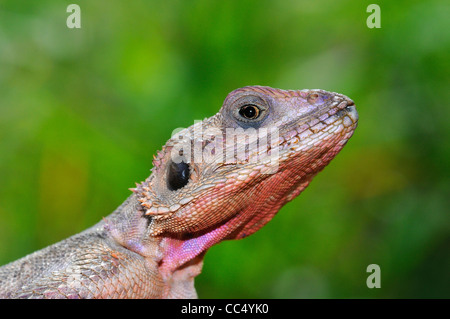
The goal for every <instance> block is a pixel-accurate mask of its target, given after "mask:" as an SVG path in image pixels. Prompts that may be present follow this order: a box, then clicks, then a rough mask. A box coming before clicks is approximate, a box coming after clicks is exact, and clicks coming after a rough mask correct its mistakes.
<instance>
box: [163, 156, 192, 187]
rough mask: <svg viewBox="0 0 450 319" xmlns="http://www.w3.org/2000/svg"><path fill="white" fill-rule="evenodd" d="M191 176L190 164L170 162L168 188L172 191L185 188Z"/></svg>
mask: <svg viewBox="0 0 450 319" xmlns="http://www.w3.org/2000/svg"><path fill="white" fill-rule="evenodd" d="M190 176H191V172H190V169H189V164H187V163H185V162H180V163H175V162H173V161H170V164H169V165H168V169H167V187H168V188H169V189H170V190H172V191H176V190H178V189H180V188H183V187H184V186H186V184H187V183H188V182H189V177H190Z"/></svg>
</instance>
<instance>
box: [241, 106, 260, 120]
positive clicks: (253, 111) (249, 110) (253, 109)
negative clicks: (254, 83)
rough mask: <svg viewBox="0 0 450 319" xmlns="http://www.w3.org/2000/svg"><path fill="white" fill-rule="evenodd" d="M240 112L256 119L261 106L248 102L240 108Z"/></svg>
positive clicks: (246, 116) (247, 117)
mask: <svg viewBox="0 0 450 319" xmlns="http://www.w3.org/2000/svg"><path fill="white" fill-rule="evenodd" d="M239 114H240V115H241V116H243V117H245V118H246V119H250V120H253V119H256V118H258V116H259V108H258V107H257V106H256V105H253V104H247V105H244V106H243V107H241V108H240V110H239Z"/></svg>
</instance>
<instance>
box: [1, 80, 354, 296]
mask: <svg viewBox="0 0 450 319" xmlns="http://www.w3.org/2000/svg"><path fill="white" fill-rule="evenodd" d="M357 123H358V113H357V111H356V108H355V104H354V102H353V101H352V100H351V99H350V98H348V97H347V96H345V95H342V94H339V93H334V92H328V91H325V90H319V89H314V90H306V89H305V90H282V89H275V88H271V87H267V86H247V87H243V88H239V89H236V90H234V91H232V92H231V93H229V94H228V95H227V97H226V99H225V100H224V102H223V105H222V107H221V108H220V110H219V112H218V113H217V114H215V115H214V116H212V117H210V118H206V119H204V120H203V121H198V122H196V123H194V125H192V126H190V127H188V128H185V129H181V130H179V131H178V132H176V134H174V135H173V136H172V137H171V138H170V139H169V140H168V142H167V143H166V144H165V145H164V146H163V147H162V149H161V150H160V151H159V152H157V155H156V156H154V159H153V168H152V170H151V174H150V176H149V177H148V178H147V179H145V180H144V181H143V182H141V183H136V188H132V189H131V191H132V193H131V195H130V196H129V197H128V199H126V201H125V202H124V203H123V204H122V205H120V206H119V207H118V208H117V209H116V210H115V211H114V212H112V213H111V214H110V215H109V216H107V217H105V218H103V219H102V220H101V221H100V222H98V223H97V224H96V225H94V226H92V227H90V228H88V229H87V230H85V231H83V232H81V233H79V234H77V235H74V236H72V237H69V238H67V239H65V240H62V241H61V242H58V243H56V244H53V245H50V246H48V247H46V248H44V249H41V250H38V251H36V252H34V253H31V254H29V255H28V256H25V257H23V258H21V259H19V260H17V261H13V262H11V263H9V264H6V265H4V266H2V267H1V268H0V298H39V299H40V298H43V299H44V298H45V299H46V298H71V299H84V298H198V296H197V293H196V290H195V287H194V278H195V277H196V276H198V275H199V274H200V273H201V270H202V267H203V257H204V255H205V253H206V251H207V250H208V249H209V248H210V247H211V246H213V245H215V244H217V243H219V242H221V241H223V240H232V239H241V238H244V237H247V236H249V235H251V234H253V233H254V232H256V231H257V230H259V229H260V228H261V227H263V226H264V225H265V224H266V223H268V222H269V221H270V220H271V219H272V218H273V217H274V215H275V214H276V213H277V212H278V211H279V210H280V209H281V207H282V206H283V205H285V204H286V203H287V202H289V201H291V200H292V199H294V198H295V197H296V196H298V195H299V194H300V193H301V192H302V191H303V190H304V189H305V188H306V187H307V186H308V185H309V183H310V182H311V180H312V179H313V177H314V176H315V175H316V174H317V173H318V172H320V171H321V170H322V169H323V168H324V167H325V166H326V165H327V164H328V163H329V162H330V161H331V160H332V159H333V158H334V157H335V156H336V155H337V154H338V153H339V151H340V150H341V149H342V148H343V147H344V145H345V144H346V143H347V141H348V140H349V138H350V137H351V136H352V134H353V132H354V130H355V128H356V127H357ZM242 136H243V138H242ZM199 154H200V155H199Z"/></svg>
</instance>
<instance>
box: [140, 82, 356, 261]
mask: <svg viewBox="0 0 450 319" xmlns="http://www.w3.org/2000/svg"><path fill="white" fill-rule="evenodd" d="M357 121H358V114H357V112H356V109H355V107H354V103H353V101H352V100H350V99H349V98H347V97H346V96H344V95H341V94H337V93H331V92H327V91H323V90H300V91H293V90H280V89H273V88H270V87H261V86H252V87H244V88H241V89H237V90H235V91H233V92H231V93H230V94H229V95H228V96H227V97H226V99H225V101H224V103H223V106H222V108H221V109H220V111H219V113H217V114H216V115H214V116H212V117H210V118H207V119H205V120H203V121H199V122H197V123H195V124H194V125H192V126H191V127H189V128H186V129H182V130H178V131H177V132H176V134H174V135H173V136H172V138H171V139H170V140H169V141H168V142H167V143H166V145H165V146H164V147H163V148H162V150H161V151H160V152H159V153H158V154H157V156H156V157H155V160H154V167H153V169H152V174H151V176H150V177H149V178H148V179H147V180H146V181H145V182H143V183H142V184H140V185H138V187H137V189H136V190H135V192H136V193H137V196H138V198H139V201H140V202H141V205H142V207H143V210H144V211H145V215H146V216H149V217H150V223H149V234H150V236H159V235H162V234H164V236H173V237H174V238H179V239H181V238H188V239H189V240H191V244H192V243H194V245H191V246H192V247H194V246H195V247H197V248H196V249H194V250H196V251H197V250H199V252H201V251H204V250H205V249H207V248H208V247H210V246H211V245H213V244H214V243H216V242H219V241H221V240H223V239H234V238H242V237H245V236H247V235H249V234H251V233H253V232H255V231H256V230H258V229H260V228H261V227H262V226H263V225H264V224H266V223H267V222H268V221H269V220H271V219H272V217H273V216H274V215H275V214H276V213H277V212H278V210H279V209H280V208H281V207H282V206H283V205H284V204H285V203H286V202H288V201H290V200H292V199H293V198H294V197H296V196H297V195H298V194H300V192H301V191H302V190H303V189H304V188H305V187H306V186H307V185H308V184H309V182H310V181H311V179H312V178H313V177H314V176H315V175H316V174H317V173H318V172H319V171H320V170H322V169H323V168H324V167H325V166H326V165H327V164H328V163H329V161H330V160H331V159H333V158H334V157H335V155H336V154H337V153H338V152H339V151H340V150H341V149H342V147H343V146H344V145H345V143H346V142H347V140H348V139H349V138H350V137H351V135H352V134H353V131H354V129H355V128H356V126H357ZM199 252H197V253H199Z"/></svg>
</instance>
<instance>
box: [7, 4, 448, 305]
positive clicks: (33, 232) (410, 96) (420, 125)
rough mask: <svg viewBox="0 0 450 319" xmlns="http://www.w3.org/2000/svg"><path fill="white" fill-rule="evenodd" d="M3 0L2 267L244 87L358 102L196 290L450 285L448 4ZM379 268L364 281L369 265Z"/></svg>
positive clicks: (226, 292) (215, 256)
mask: <svg viewBox="0 0 450 319" xmlns="http://www.w3.org/2000/svg"><path fill="white" fill-rule="evenodd" d="M72 2H73V1H56V0H52V1H45V0H41V1H16V0H11V1H1V2H0V264H4V263H7V262H9V261H12V260H15V259H17V258H19V257H22V256H24V255H25V254H28V253H30V252H33V251H35V250H37V249H40V248H42V247H44V246H47V245H49V244H52V243H54V242H56V241H59V240H62V239H64V238H66V237H68V236H70V235H73V234H75V233H77V232H80V231H81V230H83V229H85V228H87V227H88V226H91V225H93V224H94V223H96V222H97V221H98V220H100V219H101V218H102V216H106V215H108V214H109V213H110V212H112V211H113V210H114V209H115V208H116V207H117V206H118V205H119V204H121V203H122V201H124V200H125V199H126V198H127V197H128V196H129V194H130V191H129V190H128V188H129V187H133V186H134V182H139V181H142V180H144V179H145V178H146V177H147V176H148V174H149V169H150V167H151V160H152V154H154V153H155V152H156V151H157V150H158V149H159V148H160V147H161V145H162V144H164V143H165V141H166V140H167V139H168V138H169V137H170V135H171V133H172V131H173V129H175V128H177V127H187V126H189V125H191V124H193V122H194V120H198V119H203V118H204V117H207V116H211V115H212V114H214V113H216V112H217V110H218V109H219V107H220V106H221V104H222V101H223V99H224V98H225V96H226V95H227V93H228V92H229V91H231V90H233V89H235V88H238V87H242V86H245V85H253V84H258V85H268V86H273V87H280V88H285V89H303V88H321V89H325V90H330V91H336V92H340V93H343V94H346V95H348V96H350V97H351V98H352V99H353V100H354V101H355V103H356V105H357V108H358V111H359V114H360V122H359V127H358V129H357V130H356V132H355V135H354V137H353V138H352V139H351V140H350V141H349V143H348V145H347V146H346V147H345V148H344V150H343V151H342V153H341V154H339V155H338V156H337V158H336V159H335V160H334V161H332V162H331V164H330V165H329V166H328V167H327V168H326V169H325V170H324V171H323V172H322V173H321V174H319V175H318V176H317V177H316V179H315V180H314V181H313V182H312V184H311V185H310V187H309V188H308V189H307V190H305V191H304V192H303V194H302V195H301V196H300V197H299V198H297V199H295V200H294V201H293V202H291V203H289V204H288V205H286V206H285V207H284V208H283V209H282V210H281V211H280V213H279V214H278V215H277V216H276V217H275V218H274V219H273V220H272V221H271V222H270V223H269V224H268V225H267V226H266V227H264V228H263V229H261V230H260V231H259V232H257V233H256V234H254V235H253V236H250V237H249V238H246V239H244V240H241V241H229V242H225V243H221V244H220V245H217V246H215V247H213V248H212V249H211V250H210V251H209V252H208V253H207V255H206V257H205V266H204V269H203V273H202V274H201V275H200V276H199V277H197V279H196V287H197V290H198V293H199V296H200V297H201V298H234V297H236V298H241V297H244V298H316V297H319V298H350V297H355V298H412V297H414V298H417V297H425V298H428V297H446V298H449V297H450V288H449V286H450V258H449V257H450V254H449V247H450V236H449V234H450V222H449V221H450V219H449V204H450V193H449V190H450V179H449V171H450V166H449V163H450V161H449V159H450V129H449V128H450V125H449V119H450V107H449V100H450V93H449V84H450V83H449V74H450V65H449V63H450V25H449V13H450V10H449V9H450V7H449V2H448V1H433V0H430V1H377V4H379V5H380V7H381V25H382V28H381V29H369V28H368V27H367V26H366V19H367V17H368V15H369V13H367V12H366V8H367V5H368V4H370V3H371V1H348V0H347V1H333V0H320V1H293V0H292V1H267V0H258V1H248V0H244V1H206V0H204V1H182V0H178V1H144V0H142V1H138V0H133V1H121V2H112V1H105V0H96V1H86V0H79V1H77V2H75V3H77V4H79V5H80V7H81V14H82V16H81V17H82V28H81V29H68V28H67V27H66V18H67V16H68V15H69V14H68V13H66V7H67V5H68V4H70V3H72ZM372 263H375V264H378V265H380V267H381V288H380V289H368V288H367V286H366V278H367V276H368V275H369V274H368V273H366V267H367V266H368V265H369V264H372Z"/></svg>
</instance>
